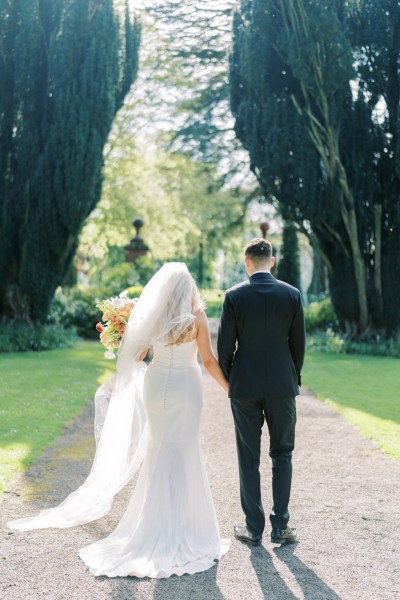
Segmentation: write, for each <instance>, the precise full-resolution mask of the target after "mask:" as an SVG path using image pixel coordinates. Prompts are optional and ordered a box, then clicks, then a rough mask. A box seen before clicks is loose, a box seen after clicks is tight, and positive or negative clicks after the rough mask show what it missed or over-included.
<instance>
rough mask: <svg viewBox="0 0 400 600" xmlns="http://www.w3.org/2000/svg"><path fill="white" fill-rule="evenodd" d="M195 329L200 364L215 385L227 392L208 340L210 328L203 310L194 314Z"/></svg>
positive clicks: (209, 339) (227, 385)
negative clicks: (217, 384) (213, 380)
mask: <svg viewBox="0 0 400 600" xmlns="http://www.w3.org/2000/svg"><path fill="white" fill-rule="evenodd" d="M196 327H197V338H196V340H197V347H198V349H199V353H200V356H201V360H202V363H203V365H204V367H205V368H206V369H207V371H208V372H209V373H210V375H211V376H212V377H213V378H214V379H215V381H216V382H217V383H219V385H220V386H221V387H222V388H223V389H224V390H225V391H226V392H227V391H228V389H229V384H228V382H227V380H226V379H225V377H224V374H223V373H222V371H221V367H220V366H219V364H218V361H217V359H216V358H215V355H214V352H213V349H212V346H211V338H210V328H209V326H208V320H207V317H206V314H205V312H204V310H199V311H198V312H197V313H196Z"/></svg>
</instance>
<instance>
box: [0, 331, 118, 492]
mask: <svg viewBox="0 0 400 600" xmlns="http://www.w3.org/2000/svg"><path fill="white" fill-rule="evenodd" d="M103 352H104V349H103V347H102V346H101V345H100V344H99V343H96V342H79V343H78V344H77V345H76V346H75V347H74V348H66V349H62V350H52V351H49V352H27V353H20V354H3V355H0V390H1V391H0V492H1V490H2V489H3V488H4V487H5V484H7V482H8V481H10V479H11V478H12V477H13V476H14V475H15V474H17V473H20V472H21V471H23V470H24V468H25V467H26V466H27V465H29V464H30V463H32V462H33V461H35V460H36V459H37V458H38V456H39V455H40V454H41V453H42V451H43V450H44V449H45V448H48V447H49V446H50V445H51V444H52V442H53V441H54V440H55V439H56V438H57V437H58V436H59V435H60V433H61V431H62V430H63V428H64V427H65V426H66V425H67V423H68V422H69V421H70V420H71V419H73V418H74V417H75V416H76V415H77V414H78V413H79V412H80V410H81V409H82V407H83V406H84V404H85V403H87V402H88V401H89V400H90V398H92V397H93V395H94V392H95V391H96V388H97V387H98V385H99V383H100V382H102V381H104V379H105V378H106V377H107V375H108V374H109V372H110V370H112V369H113V367H114V364H115V362H114V361H107V360H106V359H104V358H103Z"/></svg>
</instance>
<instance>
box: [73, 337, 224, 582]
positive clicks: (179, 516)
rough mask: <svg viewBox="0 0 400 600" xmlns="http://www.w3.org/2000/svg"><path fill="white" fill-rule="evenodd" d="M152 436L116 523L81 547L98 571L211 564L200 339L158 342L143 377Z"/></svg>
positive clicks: (185, 569)
mask: <svg viewBox="0 0 400 600" xmlns="http://www.w3.org/2000/svg"><path fill="white" fill-rule="evenodd" d="M143 398H144V406H145V411H146V415H147V419H148V427H149V429H148V435H149V439H148V444H147V450H146V454H145V458H144V461H143V464H142V468H141V471H140V474H139V477H138V480H137V484H136V486H135V489H134V491H133V494H132V497H131V500H130V502H129V505H128V508H127V510H126V512H125V514H124V515H123V517H122V519H121V521H120V522H119V524H118V526H117V528H116V529H115V530H114V531H113V533H111V535H109V536H108V537H106V538H105V539H103V540H100V541H98V542H96V543H94V544H91V545H90V546H87V547H85V548H83V549H82V550H80V552H79V556H80V557H81V558H82V560H83V561H84V562H85V564H86V565H87V566H88V567H89V569H90V571H91V572H92V573H93V574H94V575H107V576H108V577H117V576H127V575H134V576H136V577H146V576H148V577H153V578H162V577H169V576H170V575H173V574H176V575H183V574H184V573H197V572H200V571H205V570H206V569H209V568H210V567H212V566H213V565H214V564H215V560H218V559H219V558H221V556H222V555H223V554H225V553H226V552H227V551H228V549H229V546H230V541H229V540H221V539H220V535H219V528H218V523H217V519H216V514H215V510H214V504H213V500H212V497H211V491H210V487H209V483H208V479H207V474H206V471H205V468H204V464H203V458H202V455H201V451H200V445H199V427H200V417H201V410H202V401H203V399H202V398H203V391H202V374H201V369H200V367H199V365H198V362H197V344H196V341H195V340H194V341H191V342H188V343H185V344H180V345H174V346H164V345H163V344H160V343H156V344H155V346H154V359H153V362H152V363H151V365H150V366H149V367H148V369H147V372H146V375H145V381H144V397H143Z"/></svg>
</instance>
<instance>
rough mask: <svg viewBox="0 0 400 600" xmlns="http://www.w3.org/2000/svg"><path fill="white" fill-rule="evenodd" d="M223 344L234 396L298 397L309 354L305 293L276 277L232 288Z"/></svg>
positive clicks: (221, 361)
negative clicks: (307, 350) (306, 334)
mask: <svg viewBox="0 0 400 600" xmlns="http://www.w3.org/2000/svg"><path fill="white" fill-rule="evenodd" d="M217 345H218V360H219V364H220V366H221V369H222V371H223V373H224V375H225V377H226V378H227V379H228V381H229V397H230V398H264V397H271V398H275V397H276V398H280V397H290V396H296V395H297V394H298V393H299V385H300V384H301V369H302V366H303V360H304V352H305V326H304V314H303V306H302V301H301V294H300V292H299V290H298V289H296V288H295V287H293V286H291V285H289V284H287V283H284V282H283V281H279V280H278V279H276V278H275V277H274V276H273V275H271V273H255V274H254V275H252V276H251V277H250V279H249V280H248V281H244V282H243V283H239V284H238V285H236V286H235V287H233V288H231V289H229V290H228V291H227V292H226V295H225V300H224V304H223V308H222V315H221V323H220V327H219V332H218V344H217Z"/></svg>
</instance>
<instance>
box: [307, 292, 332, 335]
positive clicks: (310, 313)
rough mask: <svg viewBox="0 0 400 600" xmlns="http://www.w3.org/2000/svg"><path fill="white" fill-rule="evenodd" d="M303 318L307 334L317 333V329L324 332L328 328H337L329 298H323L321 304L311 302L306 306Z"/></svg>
mask: <svg viewBox="0 0 400 600" xmlns="http://www.w3.org/2000/svg"><path fill="white" fill-rule="evenodd" d="M304 318H305V322H306V331H307V332H308V333H311V332H313V331H317V330H318V329H322V330H325V329H327V328H330V329H333V330H336V329H337V328H338V321H337V318H336V315H335V313H334V310H333V306H332V303H331V301H330V299H329V298H325V299H324V300H321V302H312V303H311V304H309V305H308V306H306V307H305V309H304Z"/></svg>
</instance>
